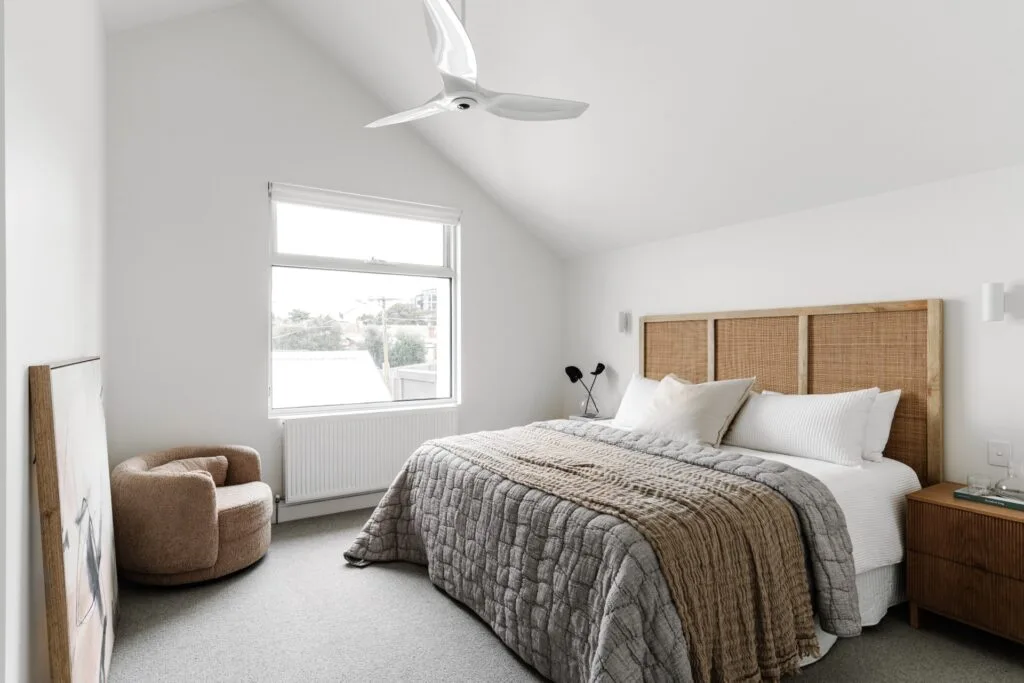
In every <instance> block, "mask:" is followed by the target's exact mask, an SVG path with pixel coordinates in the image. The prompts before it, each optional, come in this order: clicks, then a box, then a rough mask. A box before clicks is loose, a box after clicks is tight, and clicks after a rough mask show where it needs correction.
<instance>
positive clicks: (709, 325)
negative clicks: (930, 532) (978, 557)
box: [640, 299, 943, 485]
mask: <svg viewBox="0 0 1024 683" xmlns="http://www.w3.org/2000/svg"><path fill="white" fill-rule="evenodd" d="M640 337H641V339H640V369H641V373H642V374H643V375H644V376H645V377H650V378H653V379H661V378H662V377H664V376H665V375H667V374H669V373H670V372H672V373H675V374H677V375H679V376H680V377H684V378H686V379H688V380H690V381H693V382H703V381H708V380H715V379H718V380H721V379H733V378H737V377H753V376H756V377H757V378H758V382H757V386H756V388H757V389H759V390H763V389H769V390H772V391H780V392H783V393H793V394H807V393H810V394H829V393H836V392H841V391H853V390H856V389H866V388H869V387H875V386H877V387H879V388H880V389H881V390H882V391H888V390H891V389H901V390H902V392H903V393H902V396H901V398H900V402H899V406H898V408H897V410H896V416H895V418H894V419H893V426H892V433H891V435H890V437H889V443H888V445H887V446H886V449H885V455H886V457H889V458H893V459H895V460H899V461H901V462H904V463H906V464H907V465H909V466H910V467H911V468H913V469H914V470H915V471H916V472H917V474H918V478H920V480H921V482H922V484H925V485H928V484H933V483H937V482H939V481H941V480H942V458H943V433H942V301H941V300H939V299H931V300H921V301H896V302H886V303H874V304H854V305H845V306H821V307H813V308H790V309H771V310H763V311H732V312H725V313H699V314H691V315H667V316H665V315H654V316H645V317H643V318H641V320H640Z"/></svg>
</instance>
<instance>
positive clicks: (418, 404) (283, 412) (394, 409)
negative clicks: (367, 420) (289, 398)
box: [268, 399, 459, 420]
mask: <svg viewBox="0 0 1024 683" xmlns="http://www.w3.org/2000/svg"><path fill="white" fill-rule="evenodd" d="M458 407H459V401H458V400H456V399H436V400H431V401H403V402H402V403H401V404H399V405H395V404H391V403H385V404H360V405H353V406H315V407H312V408H278V409H276V410H271V411H270V414H269V416H268V417H269V418H270V419H271V420H295V419H303V418H310V417H347V416H353V417H354V416H357V415H402V414H406V413H413V412H423V411H431V410H454V409H456V408H458Z"/></svg>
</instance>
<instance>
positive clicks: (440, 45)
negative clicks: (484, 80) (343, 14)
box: [366, 0, 590, 128]
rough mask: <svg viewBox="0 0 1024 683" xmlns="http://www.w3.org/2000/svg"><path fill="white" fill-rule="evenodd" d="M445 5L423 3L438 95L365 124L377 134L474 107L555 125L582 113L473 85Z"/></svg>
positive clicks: (469, 51)
mask: <svg viewBox="0 0 1024 683" xmlns="http://www.w3.org/2000/svg"><path fill="white" fill-rule="evenodd" d="M462 7H463V12H462V16H463V19H462V20H460V19H459V17H458V15H457V14H455V10H454V9H452V6H451V5H450V4H449V3H448V0H423V9H424V11H425V12H426V15H427V32H428V33H429V34H430V44H431V46H432V47H433V49H434V64H435V65H436V66H437V70H438V71H440V72H441V83H442V89H441V92H439V93H438V94H437V95H436V96H435V97H434V98H433V99H431V100H430V101H429V102H426V103H424V104H422V105H420V106H419V107H416V108H415V109H410V110H408V111H404V112H401V113H399V114H393V115H391V116H386V117H384V118H382V119H379V120H377V121H374V122H373V123H370V124H367V126H366V127H367V128H380V127H381V126H391V125H394V124H396V123H406V122H408V121H416V120H418V119H425V118H427V117H428V116H435V115H437V114H443V113H445V112H448V111H469V110H470V109H476V108H477V107H479V108H480V109H483V110H485V111H489V112H490V113H492V114H494V115H495V116H501V117H503V118H506V119H518V120H520V121H554V120H557V119H574V118H576V117H577V116H579V115H580V114H582V113H583V112H585V111H586V110H587V107H589V106H590V105H589V104H587V103H585V102H574V101H572V100H558V99H552V98H550V97H537V96H535V95H515V94H512V93H503V92H495V91H493V90H487V89H486V88H483V87H481V86H480V85H479V84H478V83H477V71H476V53H475V52H473V44H472V43H471V42H469V35H468V34H467V33H466V27H465V26H464V25H463V21H464V20H465V16H466V12H465V0H463V6H462Z"/></svg>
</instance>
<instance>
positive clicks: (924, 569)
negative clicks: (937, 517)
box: [907, 552, 1024, 642]
mask: <svg viewBox="0 0 1024 683" xmlns="http://www.w3.org/2000/svg"><path fill="white" fill-rule="evenodd" d="M907 587H908V592H909V596H908V597H909V598H910V600H911V601H912V602H914V603H917V604H919V605H920V606H921V607H923V608H925V609H927V610H931V611H933V612H937V613H939V614H944V615H945V616H947V617H952V618H954V619H959V620H960V621H963V622H965V623H967V624H970V625H972V626H977V627H979V628H983V629H985V630H987V631H991V632H992V633H995V634H997V635H1001V636H1005V637H1007V638H1012V639H1013V640H1017V641H1020V642H1024V581H1017V580H1015V579H1010V578H1007V577H1005V576H997V575H995V574H990V573H988V572H985V571H982V570H980V569H974V568H973V567H967V566H965V565H962V564H957V563H956V562H951V561H950V560H946V559H943V558H941V557H933V556H931V555H923V554H921V553H917V552H908V553H907Z"/></svg>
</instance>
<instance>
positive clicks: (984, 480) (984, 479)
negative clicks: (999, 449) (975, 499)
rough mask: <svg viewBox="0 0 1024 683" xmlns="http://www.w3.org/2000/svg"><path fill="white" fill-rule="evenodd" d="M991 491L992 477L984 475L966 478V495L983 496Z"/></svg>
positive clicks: (973, 475)
mask: <svg viewBox="0 0 1024 683" xmlns="http://www.w3.org/2000/svg"><path fill="white" fill-rule="evenodd" d="M991 491H992V477H990V476H988V475H985V474H972V475H970V476H968V477H967V493H970V494H971V495H972V496H984V495H987V494H988V493H990V492H991Z"/></svg>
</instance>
